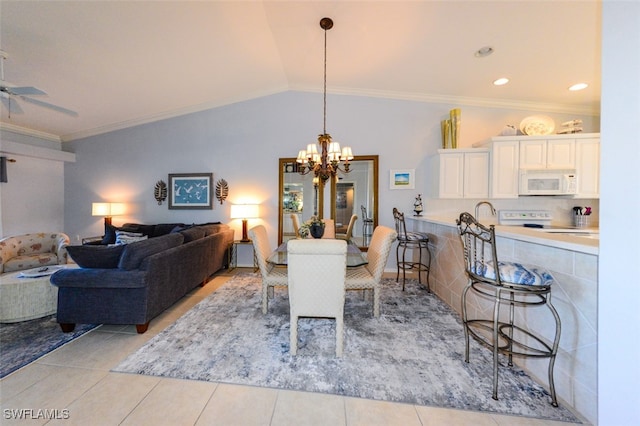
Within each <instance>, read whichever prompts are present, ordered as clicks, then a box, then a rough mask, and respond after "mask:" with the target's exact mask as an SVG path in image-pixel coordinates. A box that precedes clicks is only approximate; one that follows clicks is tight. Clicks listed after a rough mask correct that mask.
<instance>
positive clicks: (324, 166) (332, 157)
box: [296, 18, 353, 182]
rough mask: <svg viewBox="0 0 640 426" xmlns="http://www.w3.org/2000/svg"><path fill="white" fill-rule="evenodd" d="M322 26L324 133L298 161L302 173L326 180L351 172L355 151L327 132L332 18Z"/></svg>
mask: <svg viewBox="0 0 640 426" xmlns="http://www.w3.org/2000/svg"><path fill="white" fill-rule="evenodd" d="M320 27H321V28H322V29H323V30H324V91H323V94H324V96H323V103H324V111H323V112H324V121H323V127H322V134H321V135H318V146H319V147H320V152H318V146H316V144H313V143H311V144H309V145H307V149H306V150H304V149H303V150H301V151H299V152H298V158H297V160H296V161H297V162H298V163H300V164H301V166H302V167H300V174H301V175H306V174H308V173H310V172H313V174H314V176H315V177H319V178H320V179H321V180H322V182H325V181H326V180H327V179H329V178H330V177H334V178H335V177H336V176H337V173H338V171H341V172H343V173H349V160H353V153H352V152H351V148H350V147H348V146H345V147H343V148H342V149H340V144H339V143H338V142H332V141H331V135H330V134H328V133H327V30H330V29H331V28H333V21H332V20H331V18H322V19H321V20H320ZM340 161H343V162H344V166H343V169H341V168H340Z"/></svg>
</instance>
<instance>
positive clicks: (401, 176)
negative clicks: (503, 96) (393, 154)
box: [389, 169, 416, 189]
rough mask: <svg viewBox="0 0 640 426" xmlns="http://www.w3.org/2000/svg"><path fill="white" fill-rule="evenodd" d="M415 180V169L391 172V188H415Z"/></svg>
mask: <svg viewBox="0 0 640 426" xmlns="http://www.w3.org/2000/svg"><path fill="white" fill-rule="evenodd" d="M415 181H416V171H415V169H403V170H391V171H390V174H389V189H414V187H415V183H416V182H415Z"/></svg>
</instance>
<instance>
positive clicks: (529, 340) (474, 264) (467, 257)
mask: <svg viewBox="0 0 640 426" xmlns="http://www.w3.org/2000/svg"><path fill="white" fill-rule="evenodd" d="M456 223H457V224H458V230H459V232H460V239H461V240H462V247H463V250H464V261H465V272H466V274H467V276H468V278H469V282H468V284H467V286H466V287H465V288H464V290H463V291H462V322H463V325H464V337H465V359H464V360H465V362H469V336H471V337H473V338H474V339H475V340H477V341H478V342H479V343H480V344H482V345H483V346H485V347H487V348H489V349H491V350H492V351H493V399H495V400H497V399H498V355H499V354H504V355H507V357H508V365H509V366H510V367H511V366H513V356H521V357H535V358H549V390H550V393H551V405H553V406H554V407H557V406H558V400H557V398H556V389H555V385H554V382H553V366H554V364H555V360H556V354H557V353H558V345H559V343H560V316H559V315H558V312H557V311H556V309H555V308H554V307H553V305H552V304H551V285H552V284H553V277H552V276H551V274H549V272H547V271H545V270H543V269H541V268H536V267H534V266H531V265H523V264H520V263H514V262H498V257H497V254H496V253H497V250H496V234H495V228H494V226H493V225H490V226H489V227H486V226H484V225H482V224H480V223H479V222H478V221H476V219H475V218H474V217H473V216H471V214H469V213H462V214H460V217H459V218H458V220H457V221H456ZM469 292H471V293H472V294H473V296H474V297H473V299H476V300H481V299H482V300H486V301H489V302H490V303H493V311H492V317H488V315H487V316H485V317H482V315H480V314H481V312H482V311H483V310H482V309H473V311H477V312H478V314H477V315H478V316H479V317H478V318H473V319H470V318H469V309H468V306H467V295H468V294H469ZM543 305H544V306H546V307H547V308H549V310H550V311H551V314H552V315H553V318H554V320H555V334H554V336H553V341H552V342H553V343H551V344H549V343H547V342H548V341H551V339H550V338H547V339H546V341H545V339H544V337H543V336H542V335H540V333H534V332H532V331H531V330H529V329H526V328H525V327H523V326H519V325H516V324H515V308H516V307H522V308H529V307H534V306H543ZM501 306H504V307H506V308H507V309H504V310H506V311H508V312H503V313H502V314H501V312H500V307H501ZM547 337H549V336H547Z"/></svg>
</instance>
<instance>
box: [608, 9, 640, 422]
mask: <svg viewBox="0 0 640 426" xmlns="http://www.w3.org/2000/svg"><path fill="white" fill-rule="evenodd" d="M602 21H603V22H602V24H603V25H602V27H603V31H602V53H603V56H602V64H603V66H602V135H601V136H602V147H601V170H602V178H601V180H600V186H601V193H602V197H601V206H602V212H601V215H600V228H601V233H600V265H599V274H598V275H599V288H598V290H599V291H598V318H599V323H598V412H599V421H598V423H599V424H600V425H607V426H608V425H632V424H634V425H637V424H640V391H638V384H639V383H640V363H639V362H638V361H639V360H640V331H638V325H640V310H639V309H638V307H639V306H640V286H639V285H638V275H637V270H636V268H637V265H638V264H639V263H640V248H638V225H637V221H636V219H635V217H634V214H635V212H637V211H640V171H639V167H638V165H639V164H640V137H639V133H638V122H639V120H638V117H640V78H639V76H640V2H637V1H636V2H631V1H629V2H622V1H605V2H603V14H602ZM627 212H633V213H632V214H631V216H629V215H628V214H627Z"/></svg>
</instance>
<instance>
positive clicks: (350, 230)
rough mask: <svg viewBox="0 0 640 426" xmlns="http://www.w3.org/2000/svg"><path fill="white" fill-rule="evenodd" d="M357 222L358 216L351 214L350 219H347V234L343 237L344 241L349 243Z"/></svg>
mask: <svg viewBox="0 0 640 426" xmlns="http://www.w3.org/2000/svg"><path fill="white" fill-rule="evenodd" d="M357 220H358V215H355V214H352V215H351V219H349V225H348V226H347V233H346V234H345V235H344V239H345V240H347V241H349V240H350V239H351V237H353V227H354V226H355V224H356V221H357Z"/></svg>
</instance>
